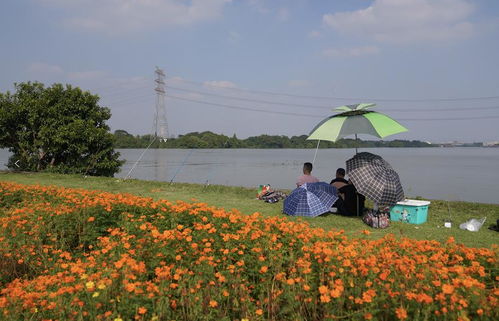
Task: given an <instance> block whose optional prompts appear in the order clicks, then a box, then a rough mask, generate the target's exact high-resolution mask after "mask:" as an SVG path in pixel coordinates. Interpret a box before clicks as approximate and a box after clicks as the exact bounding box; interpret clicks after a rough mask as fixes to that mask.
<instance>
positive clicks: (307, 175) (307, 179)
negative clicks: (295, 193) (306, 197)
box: [296, 162, 319, 187]
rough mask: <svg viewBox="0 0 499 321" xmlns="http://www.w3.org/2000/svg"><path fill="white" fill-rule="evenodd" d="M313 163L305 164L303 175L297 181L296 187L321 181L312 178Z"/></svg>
mask: <svg viewBox="0 0 499 321" xmlns="http://www.w3.org/2000/svg"><path fill="white" fill-rule="evenodd" d="M312 167H313V166H312V163H308V162H307V163H305V164H303V175H301V176H300V177H298V179H297V181H296V187H300V186H302V185H303V184H305V183H317V182H319V180H318V179H317V177H315V176H312Z"/></svg>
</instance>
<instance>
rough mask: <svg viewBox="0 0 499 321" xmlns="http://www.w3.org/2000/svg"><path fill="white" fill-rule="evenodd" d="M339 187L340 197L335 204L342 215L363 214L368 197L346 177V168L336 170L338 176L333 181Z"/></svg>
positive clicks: (332, 183)
mask: <svg viewBox="0 0 499 321" xmlns="http://www.w3.org/2000/svg"><path fill="white" fill-rule="evenodd" d="M330 184H331V185H333V186H334V187H336V188H337V189H338V194H339V196H340V198H338V200H337V201H336V202H335V203H334V204H333V207H336V208H337V209H338V212H339V213H340V214H342V215H349V216H353V215H362V212H363V211H364V203H365V200H366V198H365V197H364V195H361V194H359V193H358V192H357V189H356V188H355V186H354V185H353V184H352V182H350V181H347V180H346V179H345V169H344V168H338V169H337V170H336V178H334V179H333V180H332V181H331V183H330Z"/></svg>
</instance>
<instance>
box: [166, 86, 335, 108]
mask: <svg viewBox="0 0 499 321" xmlns="http://www.w3.org/2000/svg"><path fill="white" fill-rule="evenodd" d="M166 88H169V89H174V90H179V91H184V92H189V93H195V94H201V95H206V96H213V97H220V98H226V99H234V100H241V101H247V102H254V103H264V104H271V105H282V106H295V107H306V108H320V109H330V110H331V109H332V108H333V107H332V106H325V105H320V106H319V105H305V104H295V103H283V102H277V101H270V100H260V99H250V98H243V97H234V96H226V95H220V94H213V93H207V92H205V91H198V90H190V89H185V88H179V87H172V86H166Z"/></svg>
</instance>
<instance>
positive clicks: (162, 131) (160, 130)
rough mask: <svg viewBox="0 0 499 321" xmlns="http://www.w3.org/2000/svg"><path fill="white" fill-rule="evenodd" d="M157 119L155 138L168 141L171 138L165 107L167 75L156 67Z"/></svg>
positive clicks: (155, 122) (155, 121)
mask: <svg viewBox="0 0 499 321" xmlns="http://www.w3.org/2000/svg"><path fill="white" fill-rule="evenodd" d="M154 73H155V74H156V79H155V80H154V81H155V82H156V88H154V91H155V92H156V117H155V119H154V137H155V138H157V139H159V141H166V140H167V139H168V138H169V133H168V123H167V122H166V105H165V73H164V72H163V70H161V69H159V68H158V67H156V71H155V72H154Z"/></svg>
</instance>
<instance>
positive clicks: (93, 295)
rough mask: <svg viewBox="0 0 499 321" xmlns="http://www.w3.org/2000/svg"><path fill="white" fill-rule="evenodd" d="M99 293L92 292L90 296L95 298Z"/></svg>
mask: <svg viewBox="0 0 499 321" xmlns="http://www.w3.org/2000/svg"><path fill="white" fill-rule="evenodd" d="M99 294H100V293H99V292H94V294H92V298H96V297H98V296H99Z"/></svg>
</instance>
